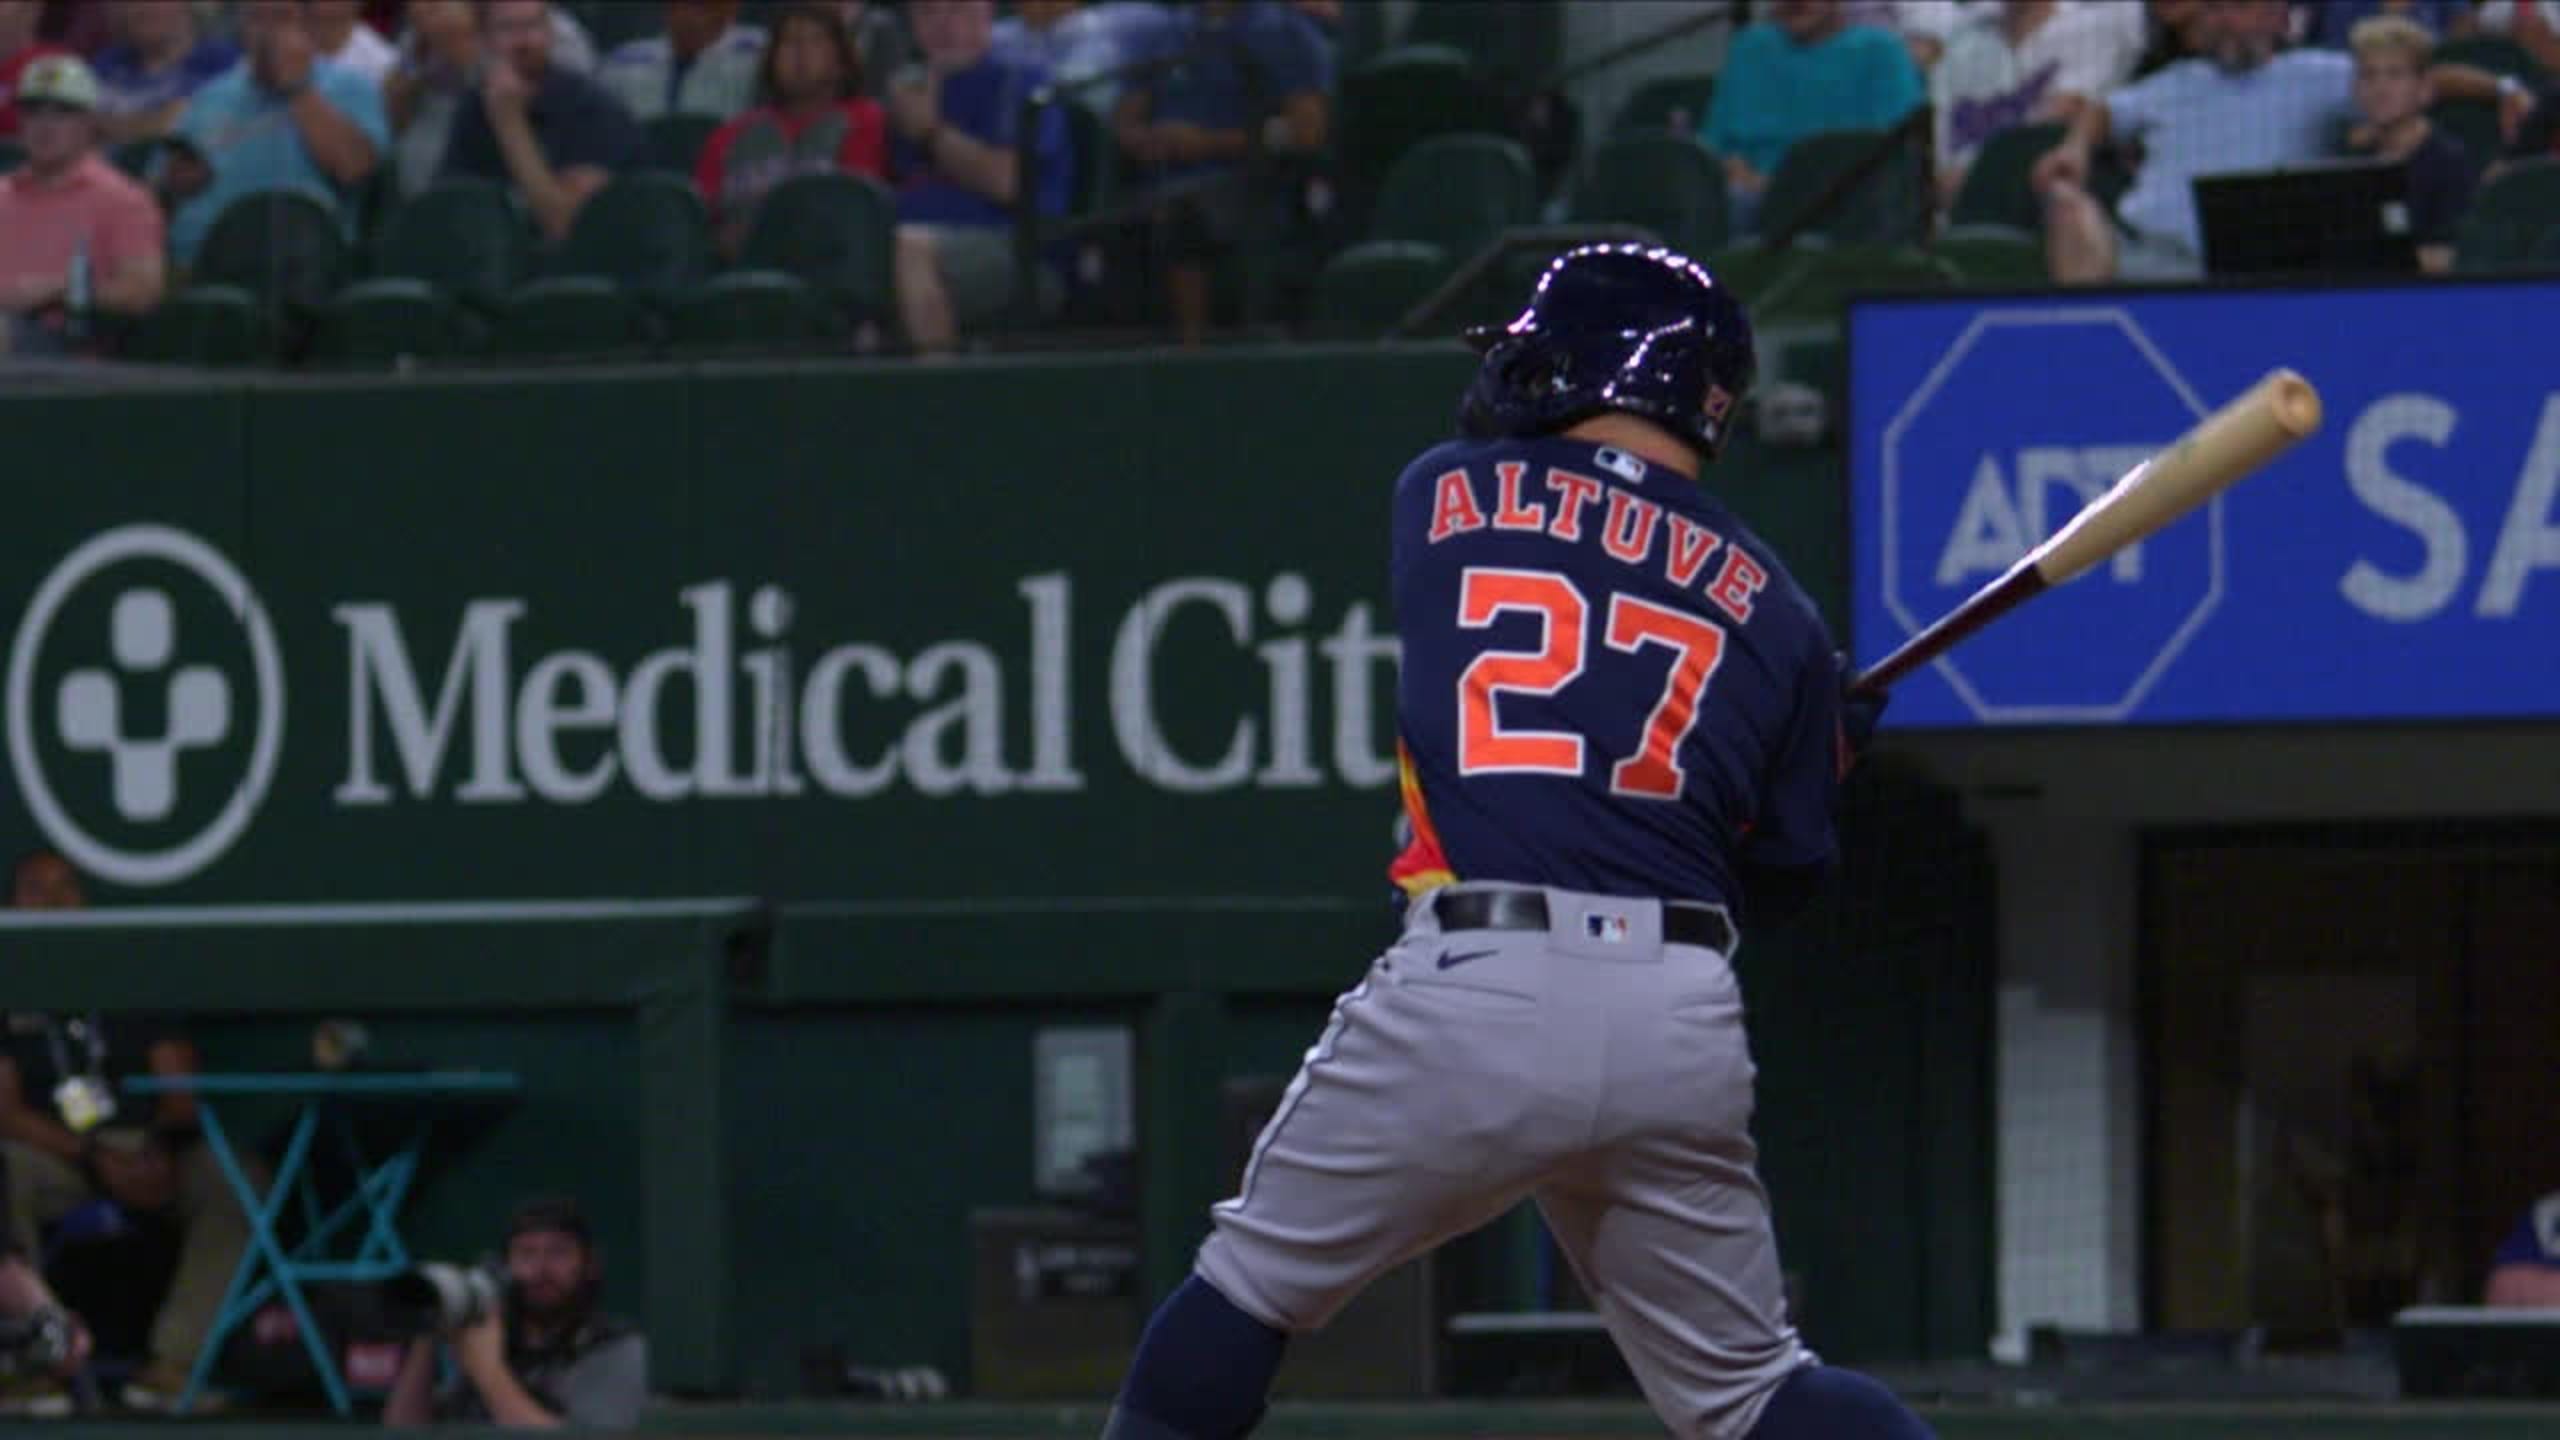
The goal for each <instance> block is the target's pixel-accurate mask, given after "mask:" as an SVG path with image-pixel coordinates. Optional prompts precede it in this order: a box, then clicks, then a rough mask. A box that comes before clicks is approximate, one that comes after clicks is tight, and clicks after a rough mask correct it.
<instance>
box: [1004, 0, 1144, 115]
mask: <svg viewBox="0 0 2560 1440" xmlns="http://www.w3.org/2000/svg"><path fill="white" fill-rule="evenodd" d="M1165 23H1166V14H1165V10H1164V7H1162V6H1160V5H1155V4H1150V3H1147V0H1102V3H1101V4H1086V3H1085V0H1019V3H1017V4H1016V5H1015V6H1014V9H1013V14H1011V15H1009V16H1007V17H1005V18H1004V19H1002V20H999V21H997V22H996V42H995V53H996V57H997V58H998V59H1000V60H1003V61H1005V62H1007V63H1008V64H1013V65H1021V66H1026V67H1028V68H1031V69H1035V70H1043V71H1046V72H1047V73H1048V76H1049V78H1050V79H1052V80H1054V81H1056V82H1058V83H1059V84H1060V85H1068V86H1075V85H1083V88H1080V89H1077V90H1076V91H1075V92H1074V96H1073V98H1074V99H1075V100H1076V101H1077V102H1078V103H1080V104H1082V105H1083V106H1085V108H1087V109H1089V110H1092V111H1094V112H1095V113H1097V114H1102V115H1108V114H1110V113H1111V110H1112V107H1113V105H1114V104H1116V103H1117V102H1118V100H1119V95H1120V86H1119V83H1118V82H1116V81H1111V80H1105V79H1102V78H1100V77H1103V76H1107V75H1109V74H1111V73H1112V72H1114V71H1116V70H1119V69H1120V68H1122V67H1123V66H1126V65H1128V64H1129V63H1130V62H1132V61H1134V60H1137V59H1139V58H1140V57H1142V56H1145V55H1148V54H1151V53H1153V52H1154V51H1155V49H1156V46H1157V44H1158V41H1157V39H1156V32H1157V31H1158V30H1159V29H1161V28H1162V27H1163V25H1164V24H1165ZM1088 81H1090V82H1092V83H1091V84H1084V82H1088Z"/></svg>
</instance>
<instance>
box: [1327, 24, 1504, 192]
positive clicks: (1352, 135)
mask: <svg viewBox="0 0 2560 1440" xmlns="http://www.w3.org/2000/svg"><path fill="white" fill-rule="evenodd" d="M1337 109H1338V110H1339V112H1340V113H1339V114H1338V115H1337V117H1336V121H1337V123H1336V125H1335V127H1334V133H1335V136H1336V140H1335V155H1336V158H1337V159H1338V160H1339V162H1340V170H1341V173H1342V177H1343V183H1344V185H1345V186H1346V187H1347V188H1348V190H1349V191H1350V195H1351V198H1352V200H1353V203H1354V204H1355V205H1357V204H1364V203H1365V202H1366V200H1367V199H1368V198H1370V197H1373V196H1374V195H1375V194H1376V193H1377V190H1378V187H1379V186H1381V185H1383V184H1384V183H1385V181H1386V177H1387V172H1388V171H1389V170H1391V169H1393V168H1394V166H1395V163H1396V161H1397V160H1398V159H1399V158H1401V157H1402V156H1403V155H1404V153H1405V152H1406V151H1407V150H1410V149H1412V148H1413V147H1414V146H1416V145H1418V144H1420V143H1422V142H1423V141H1425V140H1428V139H1430V138H1431V137H1433V136H1435V135H1447V134H1453V133H1460V132H1468V131H1486V132H1491V131H1499V130H1501V129H1502V128H1503V114H1502V109H1501V106H1500V105H1499V104H1498V103H1497V102H1496V101H1495V99H1494V97H1493V95H1492V93H1491V92H1490V91H1489V90H1487V89H1486V88H1485V86H1484V85H1483V84H1482V83H1480V82H1479V81H1478V80H1477V78H1476V74H1475V69H1474V67H1473V66H1472V65H1471V64H1469V63H1468V60H1467V55H1466V52H1464V51H1462V50H1458V49H1454V48H1452V47H1450V46H1446V45H1399V46H1397V47H1395V48H1393V49H1391V50H1386V51H1383V52H1381V53H1379V54H1378V55H1375V56H1373V57H1371V58H1370V59H1369V60H1367V61H1365V62H1363V63H1362V64H1360V65H1357V66H1354V67H1353V68H1351V69H1350V70H1349V71H1347V72H1345V73H1344V75H1343V76H1342V80H1341V84H1340V97H1339V104H1338V106H1337Z"/></svg>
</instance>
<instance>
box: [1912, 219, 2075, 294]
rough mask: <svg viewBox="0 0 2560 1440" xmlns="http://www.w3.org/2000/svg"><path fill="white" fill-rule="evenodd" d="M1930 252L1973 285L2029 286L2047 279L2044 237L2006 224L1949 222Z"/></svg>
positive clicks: (1976, 287) (1963, 279)
mask: <svg viewBox="0 0 2560 1440" xmlns="http://www.w3.org/2000/svg"><path fill="white" fill-rule="evenodd" d="M1929 253H1930V254H1932V255H1935V256H1937V257H1938V258H1939V259H1941V260H1943V261H1945V262H1946V263H1947V264H1948V265H1950V266H1953V267H1954V269H1955V272H1956V280H1957V282H1958V283H1959V284H1962V285H1964V286H1966V287H1968V288H1972V289H2004V290H2014V289H2029V288H2033V287H2035V286H2039V285H2043V284H2045V283H2047V272H2046V268H2045V258H2044V237H2042V236H2040V235H2038V234H2036V233H2035V232H2034V231H2032V230H2019V229H2015V228H2013V227H2011V226H2007V225H1955V226H1950V227H1948V229H1947V230H1946V231H1945V233H1943V234H1941V235H1940V236H1939V237H1938V238H1937V240H1936V241H1935V242H1933V243H1932V244H1931V245H1930V246H1929Z"/></svg>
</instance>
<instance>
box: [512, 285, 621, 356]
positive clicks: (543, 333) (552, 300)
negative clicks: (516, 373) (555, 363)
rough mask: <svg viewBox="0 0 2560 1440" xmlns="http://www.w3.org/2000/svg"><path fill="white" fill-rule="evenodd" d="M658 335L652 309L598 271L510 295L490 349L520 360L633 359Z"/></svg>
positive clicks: (526, 287) (523, 288)
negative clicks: (650, 319) (583, 357)
mask: <svg viewBox="0 0 2560 1440" xmlns="http://www.w3.org/2000/svg"><path fill="white" fill-rule="evenodd" d="M653 338H654V335H653V333H652V329H651V326H650V323H649V312H648V310H647V308H646V307H644V306H643V305H641V304H640V302H639V301H638V300H636V299H634V298H633V297H632V296H631V295H630V294H628V293H627V292H625V291H624V290H623V288H622V287H621V286H619V285H616V284H614V283H613V282H612V281H611V280H607V279H605V278H603V277H602V276H598V275H555V276H552V277H550V278H548V279H543V280H536V281H533V282H532V283H530V284H527V285H525V286H522V287H521V288H519V289H518V290H517V291H516V292H515V293H514V294H512V295H509V296H508V297H507V300H506V304H505V305H504V306H502V307H500V309H499V311H498V318H497V324H496V328H495V331H494V333H493V334H492V336H491V337H490V347H489V348H490V352H491V353H492V354H494V355H498V356H502V357H509V358H516V359H556V358H560V357H564V356H593V357H628V356H629V355H631V354H632V353H634V352H637V351H644V350H646V349H648V348H649V344H650V342H651V340H652V339H653Z"/></svg>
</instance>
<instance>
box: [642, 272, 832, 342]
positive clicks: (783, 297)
mask: <svg viewBox="0 0 2560 1440" xmlns="http://www.w3.org/2000/svg"><path fill="white" fill-rule="evenodd" d="M834 328H835V325H834V319H833V317H832V316H831V315H829V313H828V310H827V304H826V302H825V301H824V300H823V299H821V298H820V297H819V295H818V292H817V291H815V290H813V289H811V288H810V287H809V286H808V285H807V284H805V283H803V282H802V281H801V280H800V279H799V278H798V277H796V276H791V275H785V274H783V273H782V272H780V271H778V270H732V271H730V272H728V273H727V274H725V275H715V276H713V277H712V278H711V280H710V281H709V283H707V284H705V285H704V286H703V287H702V288H701V289H699V290H696V291H694V292H693V293H692V294H690V295H687V296H685V297H684V298H683V299H681V300H679V301H677V302H676V307H675V309H674V310H673V311H672V312H671V313H670V314H669V315H668V317H667V341H668V343H669V344H670V345H672V346H674V347H675V348H677V349H681V350H720V351H748V352H754V351H766V350H774V351H779V350H795V349H806V348H808V347H810V346H811V345H814V344H816V343H818V342H819V341H821V340H824V339H825V338H826V337H827V336H828V335H829V334H830V333H832V332H833V330H834Z"/></svg>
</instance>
